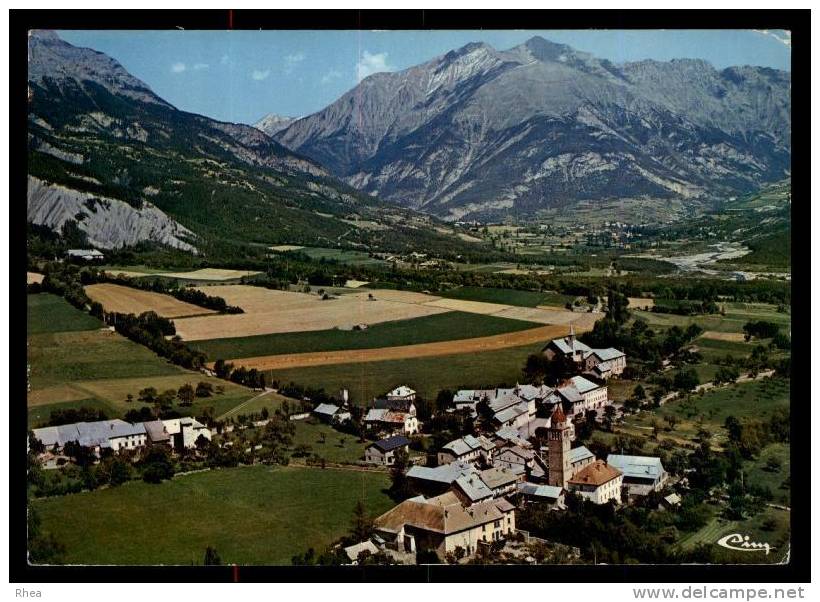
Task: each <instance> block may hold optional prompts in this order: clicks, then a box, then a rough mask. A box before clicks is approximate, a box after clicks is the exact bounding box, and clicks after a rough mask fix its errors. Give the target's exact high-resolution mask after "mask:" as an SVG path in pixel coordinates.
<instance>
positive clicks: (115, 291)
mask: <svg viewBox="0 0 820 602" xmlns="http://www.w3.org/2000/svg"><path fill="white" fill-rule="evenodd" d="M85 292H86V294H87V295H88V296H89V297H91V300H92V301H96V302H97V303H100V304H102V306H103V308H105V311H114V312H120V313H125V314H137V315H139V314H141V313H143V312H146V311H153V312H156V313H157V314H158V315H160V316H162V317H164V318H177V317H180V316H196V315H202V314H215V313H216V312H215V311H214V310H212V309H206V308H204V307H199V306H197V305H192V304H190V303H185V302H184V301H179V300H178V299H175V298H173V297H171V296H170V295H163V294H162V293H154V292H151V291H143V290H139V289H135V288H131V287H128V286H121V285H119V284H109V283H104V284H91V285H89V286H86V287H85Z"/></svg>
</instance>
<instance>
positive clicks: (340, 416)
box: [313, 403, 350, 424]
mask: <svg viewBox="0 0 820 602" xmlns="http://www.w3.org/2000/svg"><path fill="white" fill-rule="evenodd" d="M313 414H314V415H315V416H316V417H317V418H318V419H319V420H321V421H323V422H327V423H329V424H339V423H341V422H344V421H346V420H350V412H348V411H347V410H345V409H343V408H340V407H339V406H337V405H334V404H332V403H320V404H319V405H318V406H316V407H315V408H314V409H313Z"/></svg>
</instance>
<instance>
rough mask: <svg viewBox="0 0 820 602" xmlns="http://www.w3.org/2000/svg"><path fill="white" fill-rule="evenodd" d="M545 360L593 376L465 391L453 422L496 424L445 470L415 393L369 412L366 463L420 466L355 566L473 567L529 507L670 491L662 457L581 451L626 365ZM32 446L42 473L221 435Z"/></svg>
mask: <svg viewBox="0 0 820 602" xmlns="http://www.w3.org/2000/svg"><path fill="white" fill-rule="evenodd" d="M542 353H543V354H544V356H546V357H547V358H548V359H550V360H551V359H554V358H556V357H559V356H560V357H562V358H564V359H566V360H571V361H572V362H575V365H576V366H578V368H579V369H580V370H581V371H582V374H581V375H578V376H573V377H571V378H568V379H566V380H564V381H562V382H560V383H558V384H557V386H554V387H549V386H546V385H541V386H534V385H516V386H515V387H512V388H496V389H474V390H473V389H470V390H460V391H457V392H456V393H455V394H454V396H453V399H452V406H451V407H450V408H449V409H448V410H447V411H448V412H462V413H466V414H468V415H470V416H471V417H473V418H477V417H478V416H479V412H483V413H484V414H485V416H486V418H487V419H486V420H482V421H480V422H478V423H477V424H481V425H482V427H481V428H480V429H479V428H477V429H476V430H477V431H480V432H476V433H475V434H468V435H465V436H463V437H461V438H458V439H455V440H453V441H450V442H448V443H447V444H446V445H443V446H442V447H441V448H440V449H438V450H437V452H436V453H435V454H434V459H435V462H432V461H430V460H429V459H428V462H427V464H435V465H423V464H422V463H421V461H423V458H420V457H414V458H413V461H410V462H407V458H408V456H409V451H410V446H411V439H410V437H412V436H416V435H419V434H425V435H427V434H429V433H427V432H426V431H425V425H424V424H423V423H422V422H420V421H419V419H418V417H417V411H416V401H417V398H416V391H414V390H413V389H411V388H410V387H408V386H405V385H402V386H398V387H396V388H395V389H393V390H392V391H390V392H388V393H387V394H386V395H385V396H384V397H383V398H381V399H375V400H373V401H372V402H370V403H369V404H368V407H367V409H366V413H365V414H364V417H363V423H364V426H365V429H366V431H367V432H368V433H369V434H370V435H371V436H372V438H374V439H375V438H377V437H378V440H376V441H374V442H373V443H371V444H370V445H369V446H367V448H366V449H365V454H364V458H363V459H362V463H363V464H367V465H371V466H374V467H375V466H378V467H384V468H386V469H390V468H391V467H393V466H395V465H396V463H397V460H398V458H399V457H400V456H403V459H404V461H405V462H406V463H407V465H408V466H409V468H408V469H407V471H406V479H407V482H408V484H409V485H410V489H411V490H412V491H413V492H414V493H416V495H414V496H412V497H409V498H408V499H405V500H404V501H402V502H401V503H399V504H398V505H396V506H395V507H394V508H392V509H391V510H389V511H387V512H385V513H384V514H382V515H381V516H378V517H376V518H375V520H374V526H375V532H374V535H373V536H372V537H371V538H370V539H368V540H366V541H362V542H358V543H356V544H355V545H353V546H349V547H348V548H345V550H344V552H345V554H346V555H347V557H348V558H349V559H350V562H351V563H356V562H358V560H359V555H360V554H362V553H365V552H366V553H367V554H378V553H383V554H386V555H387V556H389V557H390V558H391V561H392V562H398V563H415V555H416V553H417V552H418V551H422V550H423V551H425V552H430V551H432V552H434V553H435V554H436V555H437V556H439V558H441V559H445V558H446V557H448V556H450V557H456V558H458V559H459V560H461V559H468V558H470V557H473V556H474V555H476V554H478V553H480V551H481V548H482V546H491V545H494V544H495V545H498V544H499V542H502V543H503V542H504V540H506V539H507V538H509V537H511V536H512V535H513V534H515V533H516V532H517V529H516V520H515V519H516V509H517V508H520V507H522V506H523V505H525V504H531V503H540V504H546V505H547V506H548V507H549V508H551V509H553V510H554V511H556V512H560V511H562V510H563V509H564V508H565V499H566V496H567V495H568V494H570V493H572V494H577V495H578V496H581V497H582V498H584V499H586V500H589V501H590V502H593V503H595V504H606V503H608V502H614V503H615V504H617V505H620V504H628V503H630V501H632V500H634V499H635V498H637V497H641V496H646V495H648V494H649V493H651V492H658V491H661V490H662V489H663V488H664V486H665V485H666V484H667V479H668V475H667V473H666V471H665V470H664V467H663V465H662V464H661V461H660V459H659V458H657V457H648V456H628V455H619V454H609V455H608V456H607V457H605V458H596V457H595V455H594V454H593V453H592V452H591V451H590V450H589V449H587V448H586V447H585V446H583V445H575V446H574V445H573V442H574V440H575V424H574V421H575V419H576V418H578V417H581V416H584V415H585V413H586V412H587V411H589V410H595V411H596V412H603V410H605V408H607V407H608V406H610V405H611V401H610V399H609V396H608V391H607V385H606V382H607V380H608V379H609V378H612V377H617V376H618V375H620V374H621V373H622V372H623V370H624V368H625V367H626V356H625V354H624V353H623V352H621V351H619V350H617V349H613V348H608V349H592V348H590V347H589V346H587V345H586V344H584V343H583V342H581V341H579V340H577V338H576V336H575V333H574V331H571V332H570V334H569V335H567V336H565V337H561V338H558V339H554V340H552V341H550V342H549V343H547V344H546V345H545V346H544V348H543V350H542ZM311 415H312V416H313V417H314V418H316V419H318V420H321V421H322V422H325V423H327V424H330V425H335V426H340V425H343V424H344V423H345V422H347V421H349V420H351V408H350V407H349V405H348V402H347V399H346V396H344V397H343V398H342V399H341V400H339V401H338V402H336V403H327V402H326V403H321V404H319V405H318V406H316V407H315V408H314V409H313V411H312V413H311ZM305 417H307V415H306V414H303V415H300V416H294V417H292V418H291V419H300V418H302V419H304V418H305ZM488 425H489V426H488ZM33 436H34V438H35V439H36V440H38V441H39V442H40V443H41V444H42V446H43V447H44V449H45V451H44V452H42V453H41V458H40V459H41V461H42V463H43V466H44V467H45V468H55V467H57V466H59V465H62V464H64V463H66V462H68V461H69V460H70V458H69V457H68V456H66V455H64V453H63V452H64V448H65V447H66V445H68V444H69V443H73V444H79V445H81V446H83V447H86V448H89V449H90V450H91V451H92V452H93V453H94V454H96V455H97V457H100V456H101V454H103V452H104V451H105V450H111V451H114V452H117V451H119V450H122V449H128V450H140V449H144V448H148V447H151V446H165V447H167V448H170V450H172V451H176V452H182V451H184V450H185V449H192V448H195V447H197V446H198V445H204V444H206V443H207V442H210V441H211V438H212V432H211V430H210V429H209V428H208V427H206V426H205V425H203V424H201V423H200V422H198V421H197V420H195V419H193V418H174V419H170V420H159V419H157V420H153V421H146V422H140V423H135V424H132V423H128V422H125V421H123V420H103V421H96V422H79V423H74V424H64V425H61V426H49V427H44V428H37V429H34V430H33ZM544 440H546V444H544V443H543V442H544ZM665 501H666V502H667V503H669V504H671V505H674V504H676V503H679V501H680V500H679V498H677V496H676V495H675V494H673V495H670V496H668V497H667V498H665Z"/></svg>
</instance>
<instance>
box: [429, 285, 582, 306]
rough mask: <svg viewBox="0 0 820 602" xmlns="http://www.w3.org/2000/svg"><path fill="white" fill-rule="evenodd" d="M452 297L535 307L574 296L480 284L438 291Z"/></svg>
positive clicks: (552, 303)
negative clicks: (485, 286) (480, 285)
mask: <svg viewBox="0 0 820 602" xmlns="http://www.w3.org/2000/svg"><path fill="white" fill-rule="evenodd" d="M436 294H437V295H440V296H442V297H448V298H450V299H464V300H466V301H484V302H487V303H505V304H507V305H517V306H521V307H535V306H536V305H564V303H566V302H567V301H572V300H573V299H574V297H570V296H568V295H560V294H558V293H549V292H543V293H541V292H536V291H517V290H511V289H504V288H482V287H478V286H462V287H460V288H456V289H452V290H449V291H444V292H439V293H436Z"/></svg>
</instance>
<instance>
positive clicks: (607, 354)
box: [584, 347, 626, 362]
mask: <svg viewBox="0 0 820 602" xmlns="http://www.w3.org/2000/svg"><path fill="white" fill-rule="evenodd" d="M591 355H595V356H597V357H598V359H600V360H601V361H604V362H607V361H609V360H614V359H616V358H619V357H623V356H624V355H626V354H625V353H624V352H623V351H619V350H618V349H615V348H614V347H607V348H606V349H591V350H590V351H588V352H587V353H585V354H584V359H586V358H588V357H589V356H591Z"/></svg>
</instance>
